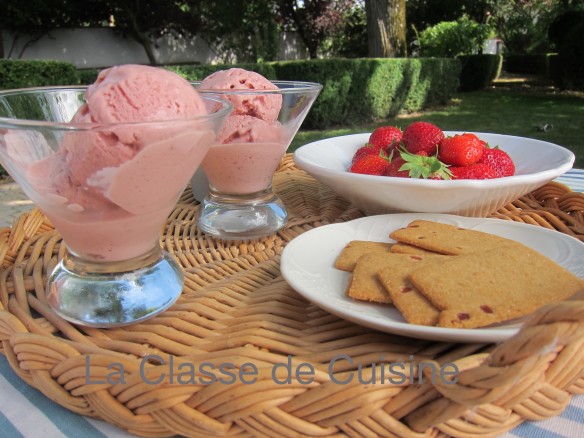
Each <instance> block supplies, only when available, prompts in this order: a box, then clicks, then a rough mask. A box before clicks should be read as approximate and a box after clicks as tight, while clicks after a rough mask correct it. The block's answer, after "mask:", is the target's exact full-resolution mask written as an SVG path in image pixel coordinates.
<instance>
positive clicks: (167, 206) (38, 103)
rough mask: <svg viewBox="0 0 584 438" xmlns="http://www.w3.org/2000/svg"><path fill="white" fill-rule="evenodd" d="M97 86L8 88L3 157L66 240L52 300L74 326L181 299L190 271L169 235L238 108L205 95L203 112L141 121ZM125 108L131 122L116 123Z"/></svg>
mask: <svg viewBox="0 0 584 438" xmlns="http://www.w3.org/2000/svg"><path fill="white" fill-rule="evenodd" d="M110 77H111V74H110ZM99 80H100V79H98V81H99ZM101 80H102V81H105V82H107V81H108V80H109V79H107V77H106V78H105V79H104V78H102V79H101ZM184 82H185V83H186V84H187V85H188V86H189V87H190V88H191V89H192V86H190V84H188V82H186V81H184ZM121 83H123V81H122V82H121ZM115 86H118V84H115ZM128 88H130V87H129V86H128ZM90 89H91V87H89V89H87V88H83V87H77V88H76V87H62V88H61V87H59V88H37V89H34V88H33V89H21V90H8V91H4V92H0V162H1V164H2V165H3V166H4V168H5V169H6V170H7V171H8V172H9V173H10V175H11V176H12V177H13V178H14V180H15V181H16V182H17V183H18V184H19V185H20V186H21V187H22V189H23V190H24V192H25V193H26V194H27V196H29V197H30V199H31V200H32V201H33V202H34V203H35V204H36V205H37V206H38V207H39V208H40V209H41V210H42V211H43V213H44V214H45V215H46V216H47V217H48V218H49V220H50V221H51V222H52V223H53V225H54V226H55V228H56V229H57V230H58V231H59V232H60V234H61V235H62V237H63V240H64V242H65V244H66V252H65V256H64V258H63V259H62V260H61V261H60V262H59V263H58V265H57V266H56V267H55V269H54V270H53V272H52V273H50V276H49V279H48V285H47V300H48V302H49V304H50V306H51V307H52V308H53V310H54V311H55V312H56V313H57V314H58V315H60V316H61V317H62V318H64V319H66V320H68V321H71V322H73V323H77V324H81V325H86V326H92V327H116V326H123V325H128V324H132V323H135V322H138V321H142V320H144V319H147V318H150V317H152V316H154V315H156V314H158V313H160V312H162V311H164V310H165V309H167V308H168V307H170V306H171V305H172V304H173V303H174V302H175V301H176V299H177V298H178V297H179V295H180V293H181V291H182V287H183V273H182V270H181V269H180V267H179V266H178V264H177V263H176V262H175V261H174V259H173V257H172V256H171V255H170V254H168V253H167V252H165V251H163V250H162V249H161V247H160V244H159V236H160V232H161V231H162V229H163V227H164V225H165V223H166V220H167V218H168V215H169V214H170V213H171V211H172V210H173V208H174V207H175V205H176V202H177V200H178V198H179V196H180V194H181V193H182V191H183V190H184V188H185V186H186V185H187V184H188V181H189V179H190V178H191V176H192V174H193V172H195V171H196V169H197V167H198V166H199V165H200V163H201V161H202V160H203V157H204V156H205V154H206V153H207V151H208V149H209V147H210V146H211V144H213V143H214V142H215V136H216V133H217V131H218V129H219V127H220V125H221V124H222V122H223V121H224V120H225V118H226V116H227V115H228V114H229V112H230V111H231V109H232V107H231V105H230V104H229V103H228V102H226V101H224V100H220V99H216V98H213V97H198V94H196V93H195V94H196V97H197V99H199V101H198V102H196V103H195V104H194V105H195V106H197V105H198V107H197V108H195V109H189V108H188V105H191V104H192V101H191V102H186V103H185V102H183V103H184V104H185V105H187V106H186V107H185V106H182V107H181V108H180V110H179V111H178V112H177V114H176V117H177V118H169V119H167V120H160V121H148V120H145V121H135V120H139V119H140V118H141V117H145V116H144V115H143V114H140V113H139V111H138V110H136V111H138V113H136V114H133V115H132V114H130V115H128V114H127V111H129V110H126V109H121V108H119V107H116V108H114V107H115V105H113V104H111V102H109V103H108V102H105V101H104V99H102V98H101V97H100V98H99V99H97V97H95V96H91V95H90V94H89V93H88V92H87V90H90ZM146 91H148V90H146ZM162 91H164V90H162V89H161V90H160V92H161V93H162ZM86 93H87V95H86ZM96 93H97V91H96V90H95V89H94V94H96ZM124 93H125V94H126V95H128V98H129V99H130V100H131V97H130V96H129V91H128V90H125V91H124ZM169 94H171V95H172V93H169ZM94 101H95V102H94ZM88 102H89V106H88ZM134 103H135V102H134ZM91 104H93V106H91ZM100 104H101V105H102V106H101V108H100V107H99V105H100ZM158 104H160V101H158V100H156V99H154V100H153V101H152V102H143V105H142V106H141V108H142V107H146V106H148V105H151V106H156V105H158ZM181 105H182V104H181ZM135 108H137V107H135ZM135 108H134V109H135ZM185 108H186V110H185V111H183V110H184V109H185ZM207 108H213V109H212V110H209V111H208V110H207ZM173 110H174V109H173ZM100 111H101V112H102V113H103V114H101V115H100V114H99V112H100ZM124 111H126V112H124ZM181 111H183V112H181ZM114 113H115V116H116V117H118V118H119V119H124V118H127V119H128V120H131V121H130V122H119V121H112V119H115V117H109V116H111V115H112V114H114ZM122 113H123V114H122ZM183 113H184V114H183ZM104 114H105V115H104ZM120 114H121V115H120ZM181 115H184V118H178V117H181ZM108 117H109V118H108ZM167 117H172V114H170V115H169V114H167ZM96 119H98V120H100V121H96Z"/></svg>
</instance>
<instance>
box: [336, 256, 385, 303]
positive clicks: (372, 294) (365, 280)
mask: <svg viewBox="0 0 584 438" xmlns="http://www.w3.org/2000/svg"><path fill="white" fill-rule="evenodd" d="M389 255H392V254H390V253H387V254H364V255H362V256H361V257H359V260H358V261H357V264H356V265H355V269H354V270H353V274H352V275H351V279H350V281H349V287H348V288H347V296H349V297H351V298H354V299H356V300H361V301H372V302H375V303H384V304H387V303H391V298H390V297H389V294H388V293H387V291H386V290H385V288H384V287H383V285H382V284H381V282H380V281H379V276H378V274H379V271H380V270H382V269H386V268H390V267H391V261H390V260H389V259H388V257H387V256H389Z"/></svg>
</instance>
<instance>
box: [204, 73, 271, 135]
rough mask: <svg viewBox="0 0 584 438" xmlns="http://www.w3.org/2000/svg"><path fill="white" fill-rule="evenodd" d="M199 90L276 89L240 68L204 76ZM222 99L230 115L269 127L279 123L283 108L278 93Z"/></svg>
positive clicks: (255, 74)
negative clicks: (259, 122)
mask: <svg viewBox="0 0 584 438" xmlns="http://www.w3.org/2000/svg"><path fill="white" fill-rule="evenodd" d="M198 89H199V90H217V91H225V92H229V91H241V92H243V91H261V90H277V89H278V87H277V86H276V85H274V84H273V83H271V82H270V81H269V80H268V79H266V78H264V77H263V76H262V75H260V74H258V73H255V72H253V71H247V70H244V69H242V68H231V69H228V70H220V71H217V72H215V73H213V74H211V75H209V76H207V77H206V78H205V79H204V80H203V81H202V82H201V84H200V85H199V87H198ZM222 97H224V98H226V99H228V100H229V101H230V102H231V103H232V104H233V113H232V114H233V115H247V116H252V117H257V118H259V119H262V120H264V121H266V122H268V123H273V122H275V121H276V120H277V119H278V115H279V113H280V109H281V108H282V95H281V94H279V93H269V92H268V93H263V94H245V93H234V94H229V93H226V94H224V95H223V96H222Z"/></svg>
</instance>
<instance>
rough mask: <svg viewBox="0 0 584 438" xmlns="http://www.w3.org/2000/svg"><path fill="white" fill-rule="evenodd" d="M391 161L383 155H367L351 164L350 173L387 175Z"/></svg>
mask: <svg viewBox="0 0 584 438" xmlns="http://www.w3.org/2000/svg"><path fill="white" fill-rule="evenodd" d="M388 166H389V160H388V158H387V157H385V156H381V155H366V156H365V157H363V158H361V159H359V160H357V161H355V162H354V163H353V164H351V167H350V168H349V172H351V173H361V174H365V175H385V172H386V170H387V167H388Z"/></svg>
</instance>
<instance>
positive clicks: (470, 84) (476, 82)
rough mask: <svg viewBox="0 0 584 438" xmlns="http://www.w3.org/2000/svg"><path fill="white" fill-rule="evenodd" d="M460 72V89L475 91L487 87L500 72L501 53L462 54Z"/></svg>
mask: <svg viewBox="0 0 584 438" xmlns="http://www.w3.org/2000/svg"><path fill="white" fill-rule="evenodd" d="M458 59H460V62H461V64H462V71H461V73H460V91H475V90H482V89H484V88H487V87H488V86H489V85H490V84H491V82H493V81H494V80H495V79H497V78H498V77H499V75H500V74H501V66H502V64H503V57H502V56H501V55H490V54H480V55H463V56H459V57H458Z"/></svg>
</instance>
